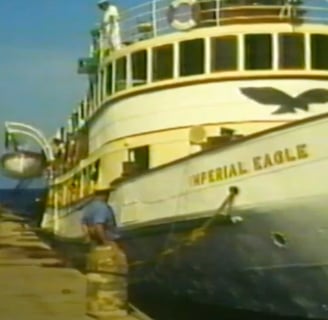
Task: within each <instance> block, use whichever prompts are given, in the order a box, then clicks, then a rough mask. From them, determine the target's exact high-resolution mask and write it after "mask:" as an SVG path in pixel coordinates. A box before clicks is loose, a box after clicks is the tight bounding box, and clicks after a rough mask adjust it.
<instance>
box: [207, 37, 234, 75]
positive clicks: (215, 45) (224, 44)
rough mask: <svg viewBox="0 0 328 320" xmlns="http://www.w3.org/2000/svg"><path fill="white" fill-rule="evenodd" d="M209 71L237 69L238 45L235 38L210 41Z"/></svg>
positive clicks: (219, 38)
mask: <svg viewBox="0 0 328 320" xmlns="http://www.w3.org/2000/svg"><path fill="white" fill-rule="evenodd" d="M211 53H212V54H211V58H212V61H211V70H212V72H215V71H230V70H237V67H238V54H237V53H238V45H237V37H236V36H225V37H218V38H212V39H211Z"/></svg>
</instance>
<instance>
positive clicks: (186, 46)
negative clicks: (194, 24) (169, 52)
mask: <svg viewBox="0 0 328 320" xmlns="http://www.w3.org/2000/svg"><path fill="white" fill-rule="evenodd" d="M179 49H180V76H192V75H197V74H202V73H204V56H205V54H204V51H205V45H204V39H194V40H187V41H182V42H180V48H179Z"/></svg>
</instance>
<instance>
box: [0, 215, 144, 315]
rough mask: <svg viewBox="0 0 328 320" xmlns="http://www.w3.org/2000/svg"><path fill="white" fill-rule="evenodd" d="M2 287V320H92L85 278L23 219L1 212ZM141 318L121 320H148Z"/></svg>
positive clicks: (0, 261)
mask: <svg viewBox="0 0 328 320" xmlns="http://www.w3.org/2000/svg"><path fill="white" fill-rule="evenodd" d="M0 285H1V290H0V315H1V320H16V319H19V320H20V319H27V320H91V319H92V318H90V317H87V316H86V315H85V310H86V309H85V299H86V297H85V292H86V279H85V277H84V276H83V275H82V274H81V273H79V272H78V271H77V270H74V269H71V268H68V267H66V265H65V262H63V260H62V259H61V258H60V257H59V256H58V255H57V254H56V253H55V252H54V251H53V250H51V248H50V247H49V246H48V245H46V244H44V243H43V242H42V241H41V240H40V239H38V237H37V236H36V235H35V234H34V232H33V231H32V230H31V229H30V228H29V227H28V226H27V225H26V224H25V223H24V220H23V219H20V218H18V217H15V216H13V215H12V214H10V213H1V212H0ZM141 316H142V315H138V313H137V312H136V314H135V315H132V314H131V315H129V316H127V317H120V318H117V319H120V320H137V319H148V318H146V317H145V318H143V317H141ZM111 319H112V318H111ZM113 320H116V318H115V319H113Z"/></svg>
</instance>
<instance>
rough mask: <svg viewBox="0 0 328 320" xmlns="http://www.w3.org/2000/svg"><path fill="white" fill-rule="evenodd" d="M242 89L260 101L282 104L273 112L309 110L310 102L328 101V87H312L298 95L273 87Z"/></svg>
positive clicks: (244, 92)
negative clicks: (293, 95)
mask: <svg viewBox="0 0 328 320" xmlns="http://www.w3.org/2000/svg"><path fill="white" fill-rule="evenodd" d="M240 91H241V92H242V93H243V94H244V95H245V96H247V97H248V98H250V99H252V100H255V101H256V102H258V103H261V104H264V105H278V106H280V107H279V109H277V110H276V111H274V112H273V113H272V114H283V113H295V112H296V109H300V110H303V111H309V104H311V103H325V102H328V90H327V89H310V90H307V91H304V92H303V93H301V94H299V95H298V96H296V97H292V96H290V95H288V94H287V93H285V92H283V91H281V90H279V89H275V88H272V87H260V88H240Z"/></svg>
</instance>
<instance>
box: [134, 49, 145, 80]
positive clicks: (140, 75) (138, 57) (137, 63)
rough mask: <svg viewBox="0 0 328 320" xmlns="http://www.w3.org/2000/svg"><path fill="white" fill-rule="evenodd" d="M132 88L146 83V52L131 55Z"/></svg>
mask: <svg viewBox="0 0 328 320" xmlns="http://www.w3.org/2000/svg"><path fill="white" fill-rule="evenodd" d="M131 63H132V86H133V87H135V86H140V85H143V84H145V83H146V82H147V51H146V50H142V51H138V52H135V53H133V54H132V55H131Z"/></svg>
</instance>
